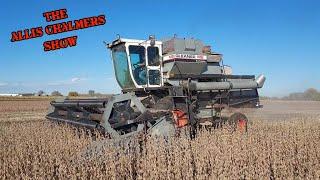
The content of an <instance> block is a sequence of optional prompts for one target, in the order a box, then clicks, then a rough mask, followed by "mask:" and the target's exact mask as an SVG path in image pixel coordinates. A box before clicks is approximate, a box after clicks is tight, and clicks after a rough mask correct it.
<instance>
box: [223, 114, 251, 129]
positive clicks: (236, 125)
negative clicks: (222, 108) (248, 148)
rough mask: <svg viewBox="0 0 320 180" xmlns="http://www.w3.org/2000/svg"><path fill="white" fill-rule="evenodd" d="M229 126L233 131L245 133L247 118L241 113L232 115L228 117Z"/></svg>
mask: <svg viewBox="0 0 320 180" xmlns="http://www.w3.org/2000/svg"><path fill="white" fill-rule="evenodd" d="M228 122H229V125H230V126H231V128H232V130H233V131H240V132H247V131H248V118H247V117H246V116H245V115H244V114H242V113H238V112H237V113H234V114H232V115H231V116H230V117H229V120H228Z"/></svg>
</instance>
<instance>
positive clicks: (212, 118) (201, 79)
mask: <svg viewBox="0 0 320 180" xmlns="http://www.w3.org/2000/svg"><path fill="white" fill-rule="evenodd" d="M107 47H108V48H109V49H110V50H111V54H112V60H113V65H114V71H115V76H116V79H117V82H118V84H119V86H120V87H121V88H122V93H121V94H118V95H113V96H112V97H111V98H106V99H97V98H95V99H64V100H60V101H59V100H56V101H52V102H51V106H52V108H51V109H52V110H51V112H49V114H48V115H47V116H46V118H47V119H49V120H52V121H55V122H64V123H68V124H72V125H76V126H81V127H86V128H89V129H94V130H99V131H101V132H103V133H105V134H107V135H108V136H110V138H115V139H117V138H121V137H128V136H131V135H133V134H137V133H148V134H152V135H164V136H170V135H174V134H175V133H176V132H179V129H181V128H183V127H189V128H190V132H195V129H196V128H197V127H198V126H201V125H206V126H213V127H220V126H221V124H224V123H226V122H227V123H229V124H231V125H232V127H234V129H237V128H241V129H245V130H246V129H247V122H248V120H247V117H246V116H245V115H244V114H242V113H240V112H237V111H235V113H233V114H232V115H231V116H230V117H229V118H228V119H227V120H225V118H222V115H221V112H222V111H223V110H224V109H227V110H230V109H231V110H232V109H236V108H242V107H246V108H259V107H260V104H259V95H258V90H257V89H258V88H262V86H263V84H264V82H265V79H266V78H265V77H264V76H263V75H260V76H258V77H257V78H255V76H254V75H232V69H231V67H229V66H224V65H223V62H222V55H221V54H218V53H215V52H213V51H212V50H211V47H210V46H205V45H204V44H203V42H201V41H200V40H196V39H181V38H177V37H173V38H171V39H168V40H165V41H158V40H155V38H154V37H153V36H150V37H149V39H148V40H135V39H123V38H118V39H116V40H115V41H113V42H111V43H109V44H107ZM233 112H234V111H233ZM192 134H193V133H192Z"/></svg>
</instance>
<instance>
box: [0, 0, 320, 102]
mask: <svg viewBox="0 0 320 180" xmlns="http://www.w3.org/2000/svg"><path fill="white" fill-rule="evenodd" d="M75 2H76V3H75ZM1 6H2V10H1V11H0V14H1V17H2V18H1V22H2V26H1V29H0V34H1V36H0V52H1V53H0V93H23V92H24V93H27V92H37V91H39V90H43V91H45V92H47V93H50V92H52V91H54V90H58V91H60V92H62V93H64V94H66V93H67V92H69V91H78V92H81V93H86V92H88V90H91V89H93V90H95V91H96V92H101V93H120V90H121V89H120V88H119V86H118V85H117V83H116V80H115V78H114V71H113V65H112V61H111V58H110V52H109V50H108V49H107V48H106V47H105V45H104V43H103V41H105V42H111V41H112V40H114V39H116V36H117V34H120V36H121V37H123V38H133V39H147V38H148V36H149V35H155V36H156V38H157V39H163V38H167V37H172V36H173V35H174V34H177V35H178V37H186V38H191V37H193V38H197V39H201V40H203V41H204V42H205V43H206V44H209V45H211V47H212V49H213V50H214V51H216V52H219V53H222V54H223V57H224V64H228V65H230V66H232V68H233V73H234V74H254V75H259V74H264V75H265V76H266V77H267V81H266V83H265V86H264V87H263V89H261V90H259V91H260V94H261V95H264V96H285V95H287V94H288V93H291V92H301V91H304V90H305V89H307V88H310V87H313V88H316V89H318V90H320V1H318V0H268V1H256V0H242V1H239V0H219V1H216V0H207V1H191V0H190V1H188V0H184V1H174V0H163V1H147V0H143V1H142V0H136V1H129V0H127V1H122V0H104V1H102V0H90V1H84V0H83V1H81V0H79V1H67V0H65V1H38V0H29V1H15V0H10V1H9V0H8V1H3V2H2V5H1ZM63 8H66V9H67V12H68V16H69V17H68V19H65V20H60V21H57V22H64V21H69V20H76V19H81V18H84V17H90V16H97V15H101V14H104V15H105V16H106V19H107V22H106V24H105V25H103V26H98V27H93V28H87V29H83V30H78V31H72V32H66V33H61V34H56V35H44V36H43V37H40V38H35V39H29V40H24V41H19V42H11V41H10V39H11V32H13V31H18V30H21V29H27V28H32V27H38V26H43V27H45V26H46V25H49V24H53V23H55V22H56V21H55V22H53V23H52V22H46V21H45V18H44V17H43V16H42V13H44V12H47V11H52V10H56V9H63ZM74 35H77V36H78V40H77V46H75V47H69V48H66V49H60V50H56V51H50V52H45V51H43V45H42V44H43V42H44V41H48V40H53V39H60V38H65V37H69V36H74Z"/></svg>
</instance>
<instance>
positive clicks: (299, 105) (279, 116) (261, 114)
mask: <svg viewBox="0 0 320 180" xmlns="http://www.w3.org/2000/svg"><path fill="white" fill-rule="evenodd" d="M261 104H262V105H263V108H259V109H255V110H252V111H250V112H249V113H247V116H248V117H249V118H250V119H251V118H252V119H255V118H259V119H262V120H266V121H274V120H286V119H287V118H291V117H292V116H297V117H299V116H311V117H318V118H319V120H320V102H319V101H281V100H263V101H261Z"/></svg>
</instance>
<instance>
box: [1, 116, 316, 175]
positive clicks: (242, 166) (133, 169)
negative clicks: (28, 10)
mask: <svg viewBox="0 0 320 180" xmlns="http://www.w3.org/2000/svg"><path fill="white" fill-rule="evenodd" d="M98 141H101V142H103V144H104V146H102V147H100V148H99V149H97V150H96V151H92V148H91V151H86V149H87V147H94V146H93V144H101V142H100V143H99V142H98ZM0 147H1V149H0V161H1V162H2V163H1V165H0V177H2V179H16V178H23V179H24V178H31V179H33V178H46V179H47V178H50V179H51V178H60V179H69V178H73V179H75V178H79V179H96V178H101V179H217V178H221V179H295V178H298V179H306V178H307V179H319V178H320V120H319V116H305V115H296V116H294V115H293V116H292V118H291V119H290V120H286V121H272V122H265V121H260V120H259V119H258V118H257V119H255V120H253V123H252V125H251V127H250V130H249V132H248V133H247V134H242V133H238V132H236V133H231V132H230V131H228V129H227V128H225V129H219V130H214V131H211V132H209V131H201V132H199V135H198V136H197V137H196V138H195V139H194V140H190V139H189V138H188V136H181V137H179V138H169V139H162V138H151V137H146V139H145V140H144V141H142V142H141V141H138V140H137V139H133V140H131V141H130V142H126V143H122V144H121V143H120V144H118V143H116V145H115V143H114V142H113V141H111V140H105V139H103V138H98V140H93V139H92V138H91V137H90V136H88V135H85V134H84V133H83V132H78V131H75V130H73V129H72V128H69V127H65V126H56V125H52V124H49V123H46V122H32V123H28V122H26V123H12V124H1V123H0ZM84 152H87V153H84Z"/></svg>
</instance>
